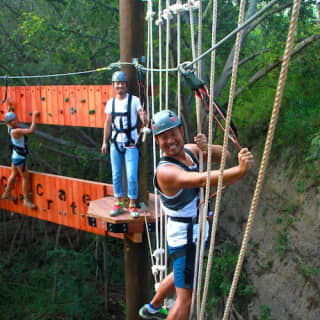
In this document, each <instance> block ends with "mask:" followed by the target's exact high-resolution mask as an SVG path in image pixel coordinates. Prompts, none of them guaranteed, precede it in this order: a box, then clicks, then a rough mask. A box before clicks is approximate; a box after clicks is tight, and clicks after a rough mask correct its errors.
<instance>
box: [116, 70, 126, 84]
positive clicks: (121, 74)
mask: <svg viewBox="0 0 320 320" xmlns="http://www.w3.org/2000/svg"><path fill="white" fill-rule="evenodd" d="M117 81H124V82H128V78H127V75H126V74H125V73H124V72H123V71H116V72H115V73H114V74H113V75H112V82H117Z"/></svg>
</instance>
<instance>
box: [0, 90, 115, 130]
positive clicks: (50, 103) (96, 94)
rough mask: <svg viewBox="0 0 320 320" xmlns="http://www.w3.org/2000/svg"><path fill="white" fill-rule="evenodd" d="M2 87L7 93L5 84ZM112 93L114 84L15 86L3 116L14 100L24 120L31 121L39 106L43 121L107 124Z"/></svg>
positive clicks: (0, 108)
mask: <svg viewBox="0 0 320 320" xmlns="http://www.w3.org/2000/svg"><path fill="white" fill-rule="evenodd" d="M0 91H1V93H0V95H3V94H4V92H5V88H4V87H0ZM112 96H113V90H112V87H111V86H110V85H77V86H76V85H74V86H16V87H14V86H12V87H8V99H7V101H6V102H5V103H0V120H3V116H4V114H5V113H6V112H7V111H8V107H9V104H8V101H10V106H11V107H12V108H14V111H15V112H16V113H17V116H18V118H19V120H20V121H21V122H26V123H30V122H31V120H32V117H31V115H30V113H31V112H32V113H33V112H34V111H36V110H37V111H39V112H40V117H39V119H38V123H40V124H54V125H63V126H65V125H66V126H84V127H96V128H103V125H104V119H105V115H104V108H105V104H106V102H107V101H108V100H109V99H110V98H111V97H112Z"/></svg>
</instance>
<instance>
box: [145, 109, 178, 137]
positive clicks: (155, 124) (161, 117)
mask: <svg viewBox="0 0 320 320" xmlns="http://www.w3.org/2000/svg"><path fill="white" fill-rule="evenodd" d="M179 126H181V121H180V119H179V118H178V116H177V115H176V114H175V113H174V112H173V111H171V110H162V111H160V112H157V113H156V114H155V115H154V116H153V118H152V120H151V128H152V132H153V134H154V135H155V136H157V135H158V134H160V133H163V132H165V131H168V130H170V129H173V128H175V127H179Z"/></svg>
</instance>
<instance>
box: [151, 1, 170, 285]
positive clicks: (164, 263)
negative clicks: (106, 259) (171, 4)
mask: <svg viewBox="0 0 320 320" xmlns="http://www.w3.org/2000/svg"><path fill="white" fill-rule="evenodd" d="M161 16H162V4H161V0H159V1H158V20H157V22H156V24H157V25H158V35H159V67H160V69H162V24H163V20H162V17H161ZM158 97H159V111H161V110H162V72H160V73H159V93H158ZM152 116H153V115H152ZM154 147H155V146H154ZM155 156H156V152H155V149H154V159H156V158H155ZM154 172H155V168H154ZM155 195H156V197H157V193H156V194H155ZM155 205H156V206H158V200H156V201H155ZM157 210H158V208H157ZM163 230H164V217H163V214H162V212H161V209H160V246H161V248H163V247H165V241H166V239H165V238H163ZM166 255H167V253H166V252H165V255H163V254H161V256H160V264H161V265H162V266H165V274H164V277H166V276H167V273H168V272H167V258H166ZM162 280H163V274H162V273H161V274H160V282H161V281H162Z"/></svg>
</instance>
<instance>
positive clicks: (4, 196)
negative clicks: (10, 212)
mask: <svg viewBox="0 0 320 320" xmlns="http://www.w3.org/2000/svg"><path fill="white" fill-rule="evenodd" d="M1 199H3V200H9V201H17V198H16V197H14V196H13V195H12V194H11V193H10V191H7V190H5V192H4V193H3V194H2V196H1Z"/></svg>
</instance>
